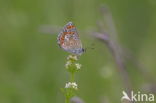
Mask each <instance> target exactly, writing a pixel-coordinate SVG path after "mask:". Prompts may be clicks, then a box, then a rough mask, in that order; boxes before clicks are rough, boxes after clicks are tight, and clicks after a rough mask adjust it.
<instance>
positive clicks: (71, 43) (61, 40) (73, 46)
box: [58, 22, 83, 55]
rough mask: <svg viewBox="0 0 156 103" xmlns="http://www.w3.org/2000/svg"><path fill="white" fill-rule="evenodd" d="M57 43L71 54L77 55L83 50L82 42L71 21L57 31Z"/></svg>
mask: <svg viewBox="0 0 156 103" xmlns="http://www.w3.org/2000/svg"><path fill="white" fill-rule="evenodd" d="M58 44H59V46H60V47H61V48H63V49H64V50H65V51H67V52H70V53H73V54H78V55H79V54H82V52H83V48H82V43H81V41H80V39H79V35H78V33H77V30H76V27H75V26H74V25H73V23H72V22H69V23H67V24H66V25H65V26H64V28H63V30H62V31H61V32H60V33H59V35H58Z"/></svg>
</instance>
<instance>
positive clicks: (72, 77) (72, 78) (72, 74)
mask: <svg viewBox="0 0 156 103" xmlns="http://www.w3.org/2000/svg"><path fill="white" fill-rule="evenodd" d="M71 82H74V73H71Z"/></svg>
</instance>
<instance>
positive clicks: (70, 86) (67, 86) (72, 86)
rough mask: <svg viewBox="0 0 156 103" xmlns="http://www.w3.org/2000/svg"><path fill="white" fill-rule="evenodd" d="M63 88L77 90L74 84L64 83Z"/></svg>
mask: <svg viewBox="0 0 156 103" xmlns="http://www.w3.org/2000/svg"><path fill="white" fill-rule="evenodd" d="M65 88H73V89H75V90H77V88H78V86H77V84H76V83H75V82H68V83H66V85H65Z"/></svg>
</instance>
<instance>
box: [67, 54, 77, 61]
mask: <svg viewBox="0 0 156 103" xmlns="http://www.w3.org/2000/svg"><path fill="white" fill-rule="evenodd" d="M67 60H74V61H77V60H78V58H77V56H76V55H69V56H68V57H67Z"/></svg>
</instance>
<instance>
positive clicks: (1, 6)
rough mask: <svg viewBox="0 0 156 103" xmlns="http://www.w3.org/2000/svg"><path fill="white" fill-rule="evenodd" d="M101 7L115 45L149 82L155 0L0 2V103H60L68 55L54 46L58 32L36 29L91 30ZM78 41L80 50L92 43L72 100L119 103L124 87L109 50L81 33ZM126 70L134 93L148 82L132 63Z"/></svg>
mask: <svg viewBox="0 0 156 103" xmlns="http://www.w3.org/2000/svg"><path fill="white" fill-rule="evenodd" d="M101 5H106V6H107V7H109V9H110V11H111V12H112V18H113V21H114V22H115V26H116V30H117V33H118V39H119V41H120V44H121V45H122V46H123V47H125V48H127V49H128V50H130V51H131V53H132V54H133V55H134V56H135V57H136V58H137V59H138V60H139V62H141V63H142V64H143V67H145V69H148V71H149V73H150V76H151V78H153V79H155V77H156V76H155V75H156V69H155V68H156V63H155V61H156V54H155V53H156V46H155V45H156V29H155V28H156V1H155V0H0V103H64V96H63V94H62V93H61V92H60V88H62V87H64V85H65V83H66V82H67V81H68V73H67V72H66V70H65V68H64V65H65V62H66V57H67V56H68V53H66V52H65V51H63V50H61V49H60V48H59V47H58V45H57V40H56V38H57V35H58V33H54V35H50V33H49V34H48V33H43V32H39V30H38V28H39V27H40V26H42V25H56V26H60V27H63V26H64V25H65V24H66V23H67V22H69V21H72V22H74V24H75V25H76V26H77V28H78V30H79V31H80V32H81V31H86V30H87V29H88V28H94V29H95V30H96V29H97V25H96V22H97V21H98V20H101V19H103V15H101V12H100V11H99V8H100V6H101ZM80 37H81V40H82V42H83V45H84V47H89V46H90V44H91V43H94V44H95V45H94V48H95V49H94V50H87V52H86V53H84V54H83V55H82V56H81V57H80V60H79V63H81V64H82V70H81V71H80V72H79V73H77V75H76V81H77V83H78V86H79V91H78V96H79V97H81V98H82V99H83V100H84V101H85V102H86V103H104V102H103V101H104V100H107V101H108V102H107V103H120V99H121V96H122V91H123V90H124V89H125V88H124V86H123V83H122V80H121V76H120V75H119V74H120V73H118V70H117V69H116V68H117V66H116V64H115V62H114V60H113V57H112V55H111V53H110V51H109V50H108V48H107V47H106V46H105V45H104V44H103V43H101V42H99V41H97V40H95V39H92V37H90V36H89V35H87V34H85V33H80ZM127 71H128V73H129V75H130V78H131V80H132V84H133V87H134V89H135V90H137V91H138V90H141V89H142V86H144V85H146V84H147V85H148V84H150V83H151V82H150V80H146V79H144V76H143V75H142V74H141V73H140V71H139V70H138V69H137V67H136V66H135V65H133V64H132V63H129V62H127Z"/></svg>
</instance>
